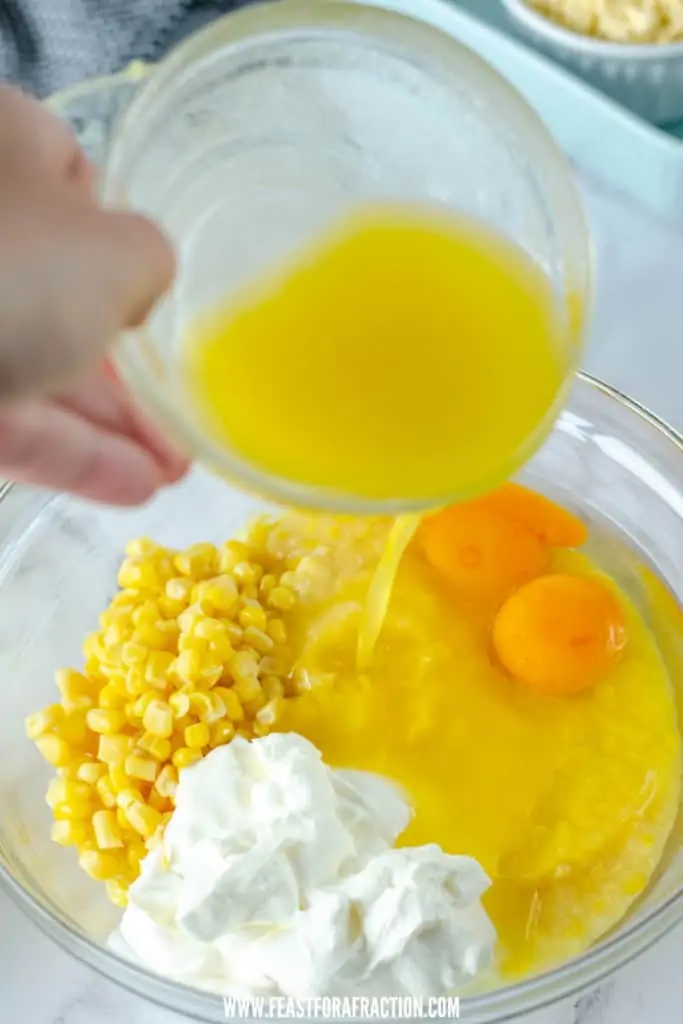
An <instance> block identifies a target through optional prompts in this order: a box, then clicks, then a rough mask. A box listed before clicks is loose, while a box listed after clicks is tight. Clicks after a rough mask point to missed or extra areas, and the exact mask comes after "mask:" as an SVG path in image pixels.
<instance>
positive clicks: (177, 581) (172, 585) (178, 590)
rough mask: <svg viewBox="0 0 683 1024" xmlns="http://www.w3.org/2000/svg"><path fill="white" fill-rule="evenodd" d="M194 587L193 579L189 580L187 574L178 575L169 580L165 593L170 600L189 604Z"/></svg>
mask: <svg viewBox="0 0 683 1024" xmlns="http://www.w3.org/2000/svg"><path fill="white" fill-rule="evenodd" d="M193 588H194V583H193V582H192V580H189V579H188V578H187V577H186V576H176V577H174V578H173V579H170V580H168V582H167V583H166V587H165V588H164V593H165V595H166V597H168V598H169V600H171V601H178V602H179V603H181V604H183V605H187V604H189V603H190V595H191V593H192V590H193Z"/></svg>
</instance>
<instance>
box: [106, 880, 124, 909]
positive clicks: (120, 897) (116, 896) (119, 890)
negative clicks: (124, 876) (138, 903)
mask: <svg viewBox="0 0 683 1024" xmlns="http://www.w3.org/2000/svg"><path fill="white" fill-rule="evenodd" d="M105 890H106V893H107V896H108V897H109V899H110V900H111V902H112V903H113V904H114V906H116V907H120V908H121V909H122V910H123V909H124V908H125V907H127V906H128V892H127V890H126V887H125V885H123V883H122V882H118V881H117V880H116V879H115V878H110V879H109V880H108V881H107V882H106V883H105Z"/></svg>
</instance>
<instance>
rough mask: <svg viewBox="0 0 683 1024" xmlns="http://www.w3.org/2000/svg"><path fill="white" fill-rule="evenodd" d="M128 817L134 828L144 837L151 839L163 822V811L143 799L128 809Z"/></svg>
mask: <svg viewBox="0 0 683 1024" xmlns="http://www.w3.org/2000/svg"><path fill="white" fill-rule="evenodd" d="M126 817H127V818H128V821H129V822H130V824H131V826H132V828H134V829H135V831H136V832H139V833H140V835H141V836H142V837H143V838H144V839H149V838H150V836H152V835H153V834H154V832H155V831H156V830H157V828H158V827H159V825H160V824H161V812H160V811H157V810H156V809H155V808H154V807H150V806H149V805H148V804H143V803H142V802H141V801H139V802H136V803H134V804H131V805H130V807H128V808H127V809H126Z"/></svg>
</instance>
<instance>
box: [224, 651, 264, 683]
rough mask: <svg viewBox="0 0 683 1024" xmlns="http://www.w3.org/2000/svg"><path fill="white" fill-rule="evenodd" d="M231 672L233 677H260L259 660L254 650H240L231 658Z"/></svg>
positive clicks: (237, 678) (245, 678)
mask: <svg viewBox="0 0 683 1024" xmlns="http://www.w3.org/2000/svg"><path fill="white" fill-rule="evenodd" d="M229 669H230V673H231V675H232V677H233V679H234V680H235V681H236V682H238V681H240V680H252V679H257V677H258V660H257V657H256V655H255V654H254V653H253V652H252V651H238V652H237V654H235V655H233V657H232V658H231V659H230V666H229Z"/></svg>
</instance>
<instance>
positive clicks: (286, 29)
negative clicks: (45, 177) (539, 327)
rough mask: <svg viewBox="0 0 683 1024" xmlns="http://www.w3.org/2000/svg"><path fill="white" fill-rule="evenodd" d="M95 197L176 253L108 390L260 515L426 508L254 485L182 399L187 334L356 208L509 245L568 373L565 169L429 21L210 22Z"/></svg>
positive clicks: (571, 329) (478, 67) (305, 7)
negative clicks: (132, 402) (117, 391)
mask: <svg viewBox="0 0 683 1024" xmlns="http://www.w3.org/2000/svg"><path fill="white" fill-rule="evenodd" d="M388 6H391V5H390V4H389V5H388ZM103 193H104V198H105V201H106V202H107V203H109V204H111V205H115V206H119V205H124V206H130V207H133V208H134V209H136V210H139V211H141V212H144V213H146V214H148V215H150V216H152V217H153V218H154V219H155V220H156V221H157V222H158V223H159V224H161V225H162V226H163V227H164V228H165V230H166V232H167V234H168V235H169V237H170V238H171V239H172V240H173V242H174V244H175V247H176V249H177V252H178V253H179V271H178V275H177V278H176V281H175V283H174V286H173V288H172V290H171V292H170V293H169V294H168V295H167V296H166V297H165V299H164V300H163V301H162V302H161V303H160V304H159V305H158V307H157V309H156V310H155V312H154V314H153V316H152V317H151V318H150V321H149V322H148V324H146V325H145V327H144V329H142V330H137V331H134V332H131V333H130V334H129V335H127V336H124V337H123V338H122V339H121V343H120V345H119V346H118V350H117V359H118V363H119V368H120V370H121V372H122V375H123V376H124V377H125V379H126V380H127V381H128V383H129V385H130V387H131V389H132V390H133V391H134V392H135V393H136V394H137V395H138V397H139V399H140V401H141V403H142V404H143V405H144V407H145V408H147V409H149V410H150V412H151V413H152V414H153V415H154V416H155V418H156V419H157V420H159V421H160V422H161V423H162V425H164V426H165V428H166V429H167V431H168V432H169V433H171V434H175V435H176V436H177V437H178V439H179V440H180V441H181V442H182V443H183V445H184V446H185V447H186V448H187V449H189V450H190V451H191V452H193V453H194V454H195V455H196V456H197V457H198V458H199V459H201V461H202V462H203V463H204V464H206V465H211V466H213V467H214V468H215V469H216V470H217V471H219V472H220V473H222V474H223V475H225V476H226V477H228V478H229V479H231V480H234V481H236V482H238V483H240V484H241V485H242V486H246V487H248V488H249V489H250V490H252V491H255V492H257V493H259V494H266V495H268V496H269V497H271V498H272V499H274V500H286V501H288V502H291V503H292V504H295V505H307V506H308V507H316V506H317V507H331V506H334V507H335V508H337V509H339V508H342V507H344V508H346V510H348V511H351V512H371V511H377V512H379V511H392V512H395V511H399V510H408V509H410V508H418V507H420V504H423V505H424V504H425V502H422V503H420V502H419V501H413V502H408V501H405V500H401V499H402V497H403V496H402V495H400V494H398V495H396V496H395V498H394V497H392V499H391V500H382V499H376V500H370V499H362V498H359V497H358V496H354V495H353V494H340V493H331V492H330V491H329V490H327V489H319V488H311V487H307V486H305V485H302V484H294V483H292V482H290V481H287V480H284V479H278V478H275V477H274V476H269V475H266V474H265V473H264V472H263V471H262V470H260V469H259V468H258V467H256V466H254V465H252V464H250V463H248V462H247V461H245V460H244V459H242V458H240V457H239V456H238V454H237V453H236V452H234V451H233V452H231V451H230V450H228V448H227V447H224V446H223V445H221V444H219V443H217V442H216V441H215V440H213V439H212V437H211V436H210V434H209V433H208V432H207V431H206V430H205V429H204V428H203V427H202V426H201V425H200V418H199V417H198V416H197V414H196V410H195V408H194V406H193V403H192V401H191V400H189V399H188V395H187V392H186V389H185V387H184V380H183V374H182V372H181V359H180V352H181V350H182V339H183V337H184V335H185V333H186V329H187V324H188V320H192V319H193V317H194V316H196V314H197V312H198V311H201V310H205V309H206V308H207V307H210V306H212V305H214V304H215V303H217V302H219V301H221V300H223V299H225V297H226V296H230V295H231V294H234V292H235V290H236V289H239V288H240V287H241V286H243V285H244V284H245V283H246V282H249V281H251V280H253V279H254V278H255V277H258V275H259V274H260V273H262V272H264V271H265V270H266V268H268V269H269V268H271V267H272V266H274V265H277V264H278V263H279V262H280V261H281V260H283V259H285V258H286V257H288V256H290V255H291V253H292V251H296V250H297V249H298V248H299V247H300V246H301V245H303V244H305V243H306V242H308V241H310V240H311V239H312V238H314V237H316V236H317V235H318V234H320V233H321V232H323V231H324V230H326V229H327V228H328V227H329V225H330V223H331V222H333V221H335V220H336V219H337V218H340V217H343V216H344V214H345V213H346V212H347V211H349V210H350V209H353V208H355V207H357V206H358V205H359V204H362V203H372V202H377V201H385V202H386V201H389V202H404V203H405V202H408V203H414V202H418V203H420V202H423V203H430V204H438V205H440V206H443V207H445V208H447V209H450V210H454V211H457V212H458V213H461V214H465V215H467V216H469V217H471V218H474V219H476V220H477V221H479V222H481V223H482V224H484V225H489V226H491V227H492V228H493V229H494V230H495V231H496V232H498V233H499V234H502V235H505V236H506V237H508V238H509V239H510V240H511V241H513V242H515V243H516V244H517V245H518V246H519V247H520V248H521V249H523V250H524V251H525V252H527V253H528V254H529V255H530V256H531V257H532V258H533V259H534V260H535V262H536V263H537V264H538V265H539V266H540V267H541V268H542V269H543V270H544V272H545V273H546V274H547V276H548V278H549V280H550V283H551V285H552V289H553V292H554V295H555V299H556V304H557V309H558V314H559V316H560V318H561V319H562V321H563V322H564V325H565V327H566V330H565V331H563V332H562V339H563V348H562V351H561V358H562V362H563V369H564V371H565V380H566V382H569V380H570V379H571V377H572V374H573V372H574V370H575V369H576V367H577V364H578V359H579V357H580V354H581V343H580V342H581V340H582V337H583V330H582V326H583V322H584V320H585V318H586V314H587V312H588V308H587V307H588V305H589V298H590V296H589V289H590V281H591V267H590V259H589V243H588V233H587V231H586V224H585V218H584V216H583V211H582V207H581V202H580V199H579V195H578V192H577V189H576V187H575V183H574V179H573V175H572V173H571V169H570V167H569V164H568V162H567V161H566V160H565V158H564V156H563V155H562V153H561V152H560V150H559V149H558V148H557V147H556V145H555V143H554V142H553V140H552V138H551V136H550V134H549V132H548V131H547V130H546V128H545V127H544V125H543V124H542V123H541V121H540V119H539V118H538V117H537V116H536V115H535V113H534V112H533V111H532V110H531V109H530V108H529V107H528V106H527V104H526V103H525V101H524V100H522V99H521V97H520V96H518V95H517V93H516V92H515V91H514V90H513V89H512V87H511V86H510V85H509V84H508V83H507V82H506V81H505V80H504V79H503V78H501V77H500V76H499V75H498V74H497V73H496V72H495V71H493V70H492V69H491V68H490V67H489V66H488V65H487V64H485V63H484V62H483V61H482V60H481V59H480V58H479V57H477V56H476V55H475V54H473V53H471V52H470V51H468V50H467V49H465V48H464V47H463V46H462V45H461V44H460V43H458V42H457V41H456V40H455V39H453V38H451V37H449V36H448V35H446V34H444V33H442V32H440V31H438V30H436V29H435V28H432V27H431V26H430V25H428V24H426V23H425V22H423V21H419V20H415V19H413V18H409V17H406V16H405V15H399V14H396V13H394V12H392V11H389V10H386V9H384V8H383V7H382V8H381V7H378V6H367V5H362V4H360V3H355V2H353V3H350V2H339V0H334V2H326V3H324V4H321V3H319V2H318V0H314V2H311V0H278V2H277V3H272V4H268V3H266V4H257V5H256V6H254V7H249V8H246V9H244V10H241V11H239V12H238V13H236V14H231V15H228V16H227V17H225V18H221V19H219V20H217V21H215V22H212V23H211V24H210V25H209V26H208V27H207V28H205V29H203V30H202V31H201V32H199V33H197V34H196V35H194V36H192V37H190V38H189V39H188V40H187V41H186V42H184V43H183V44H182V45H181V46H179V47H178V48H177V49H176V50H174V51H172V53H171V54H170V56H169V57H168V58H166V59H165V60H164V61H162V63H161V64H159V65H158V66H157V67H156V68H155V70H154V73H153V74H152V75H150V77H149V79H148V80H147V81H146V82H144V83H143V84H142V85H141V87H140V89H139V90H138V91H137V92H136V94H135V96H134V97H133V99H132V101H131V103H130V106H129V107H128V109H127V110H126V111H125V113H124V114H123V116H122V118H121V119H120V121H119V123H118V125H117V126H116V129H115V131H114V133H113V136H112V137H111V139H110V140H109V144H108V147H107V152H106V158H105V160H104V174H103ZM321 343H323V344H324V341H323V342H321ZM228 386H229V385H228ZM565 397H566V388H562V387H560V388H559V389H558V394H557V395H556V397H555V402H554V404H553V407H552V408H551V409H550V410H549V411H548V414H547V416H546V417H545V419H544V422H543V423H541V424H539V426H538V429H537V430H536V431H535V432H534V434H533V436H532V437H529V438H527V439H526V440H525V442H524V443H523V444H520V445H519V448H518V450H517V451H515V452H514V453H511V459H510V463H511V464H514V466H519V465H521V464H522V463H523V462H524V461H525V459H526V458H527V457H528V456H529V455H530V454H531V452H532V451H533V450H534V449H535V448H536V447H537V446H538V444H539V443H540V442H541V441H542V440H543V438H544V437H545V436H546V434H547V432H548V430H549V429H550V426H551V424H552V422H553V420H554V419H555V417H556V415H557V413H558V411H559V409H560V407H561V405H562V403H563V401H564V399H565ZM226 398H227V399H228V400H229V394H228V395H227V396H226ZM440 497H442V498H443V502H444V503H446V502H447V501H448V500H454V499H456V498H458V497H461V495H457V494H444V495H442V496H440ZM438 503H439V502H438V501H435V500H432V501H431V502H427V503H426V504H438Z"/></svg>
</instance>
